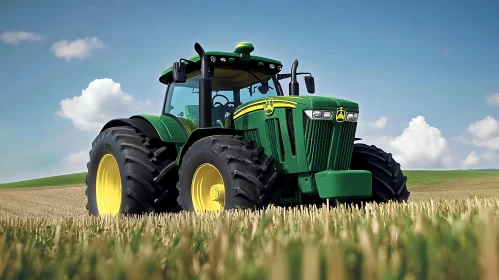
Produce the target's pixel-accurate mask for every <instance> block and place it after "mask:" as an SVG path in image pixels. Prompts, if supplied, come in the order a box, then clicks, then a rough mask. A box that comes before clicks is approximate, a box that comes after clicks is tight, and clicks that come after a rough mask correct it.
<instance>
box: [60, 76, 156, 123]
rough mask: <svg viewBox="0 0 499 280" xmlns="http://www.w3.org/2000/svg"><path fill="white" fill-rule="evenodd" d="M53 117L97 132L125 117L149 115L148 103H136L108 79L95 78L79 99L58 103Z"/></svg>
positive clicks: (69, 99)
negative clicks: (112, 121)
mask: <svg viewBox="0 0 499 280" xmlns="http://www.w3.org/2000/svg"><path fill="white" fill-rule="evenodd" d="M60 106H61V107H60V110H59V111H57V114H58V115H59V116H61V117H63V118H67V119H69V120H71V121H72V122H73V125H74V126H75V127H76V128H78V129H79V130H82V131H88V132H95V131H99V130H100V129H101V128H102V127H103V126H104V124H105V123H106V122H108V121H109V120H111V119H114V118H128V117H130V116H131V115H133V114H138V113H147V112H153V110H152V106H151V103H150V102H149V101H146V102H139V101H137V100H135V98H134V97H133V96H131V95H130V94H128V93H125V92H123V91H122V89H121V85H120V84H119V83H116V82H114V81H113V80H112V79H107V78H106V79H96V80H94V81H92V82H91V83H90V84H89V85H88V87H87V88H86V89H84V90H82V92H81V95H80V96H74V97H73V98H67V99H64V100H62V101H61V102H60Z"/></svg>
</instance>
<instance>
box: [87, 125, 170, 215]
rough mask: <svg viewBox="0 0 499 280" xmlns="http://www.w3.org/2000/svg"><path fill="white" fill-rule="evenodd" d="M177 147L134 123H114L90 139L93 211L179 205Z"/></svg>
mask: <svg viewBox="0 0 499 280" xmlns="http://www.w3.org/2000/svg"><path fill="white" fill-rule="evenodd" d="M175 159H176V150H175V149H174V147H172V146H168V145H165V144H164V143H163V142H161V140H160V139H156V138H150V137H146V136H145V135H144V134H142V133H141V132H140V131H138V130H137V129H135V128H133V127H131V126H122V127H112V128H108V129H106V130H104V131H103V132H101V133H100V134H99V135H98V136H97V138H96V139H95V140H94V142H93V143H92V150H91V151H90V161H89V163H88V164H87V167H88V174H87V180H86V181H87V190H86V195H87V198H88V203H87V210H88V211H89V213H90V214H91V215H95V216H99V215H111V216H114V215H118V214H143V213H147V212H174V211H177V210H178V204H177V202H176V198H177V196H178V192H177V189H176V188H175V183H176V182H177V180H178V168H177V165H176V163H175Z"/></svg>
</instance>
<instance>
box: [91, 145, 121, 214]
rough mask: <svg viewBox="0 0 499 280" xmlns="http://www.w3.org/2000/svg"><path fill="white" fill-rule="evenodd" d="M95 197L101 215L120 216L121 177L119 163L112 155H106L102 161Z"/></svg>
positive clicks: (98, 171) (98, 170)
mask: <svg viewBox="0 0 499 280" xmlns="http://www.w3.org/2000/svg"><path fill="white" fill-rule="evenodd" d="M95 196H96V199H97V209H98V210H99V214H100V215H111V216H114V215H118V213H119V211H120V206H121V176H120V169H119V167H118V162H116V159H115V158H114V157H113V156H112V155H111V154H105V155H104V156H103V157H102V158H101V160H100V163H99V167H98V168H97V179H96V186H95Z"/></svg>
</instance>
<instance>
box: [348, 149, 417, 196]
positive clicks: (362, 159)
mask: <svg viewBox="0 0 499 280" xmlns="http://www.w3.org/2000/svg"><path fill="white" fill-rule="evenodd" d="M350 169H351V170H367V171H370V172H371V173H372V194H373V195H372V197H371V198H368V199H361V200H360V201H363V202H373V201H374V202H378V203H380V202H388V201H394V202H404V201H407V200H408V199H409V195H410V192H409V191H408V190H407V177H406V176H404V173H403V172H402V170H401V168H400V164H399V163H398V162H397V161H395V160H394V159H393V158H392V154H390V153H386V152H385V151H383V150H382V149H380V148H378V147H376V146H374V145H371V146H368V145H366V144H361V143H355V144H354V147H353V156H352V163H351V165H350Z"/></svg>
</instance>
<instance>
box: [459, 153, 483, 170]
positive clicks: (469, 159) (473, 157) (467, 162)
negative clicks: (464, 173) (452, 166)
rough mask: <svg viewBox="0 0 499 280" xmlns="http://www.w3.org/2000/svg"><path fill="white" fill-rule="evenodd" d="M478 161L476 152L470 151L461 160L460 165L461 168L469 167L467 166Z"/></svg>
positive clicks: (473, 164)
mask: <svg viewBox="0 0 499 280" xmlns="http://www.w3.org/2000/svg"><path fill="white" fill-rule="evenodd" d="M479 161H480V158H479V157H478V155H477V154H476V152H475V151H471V152H470V153H469V154H468V156H467V157H466V158H465V159H464V160H463V161H461V166H462V167H463V168H469V167H472V166H475V165H477V164H478V162H479Z"/></svg>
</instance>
